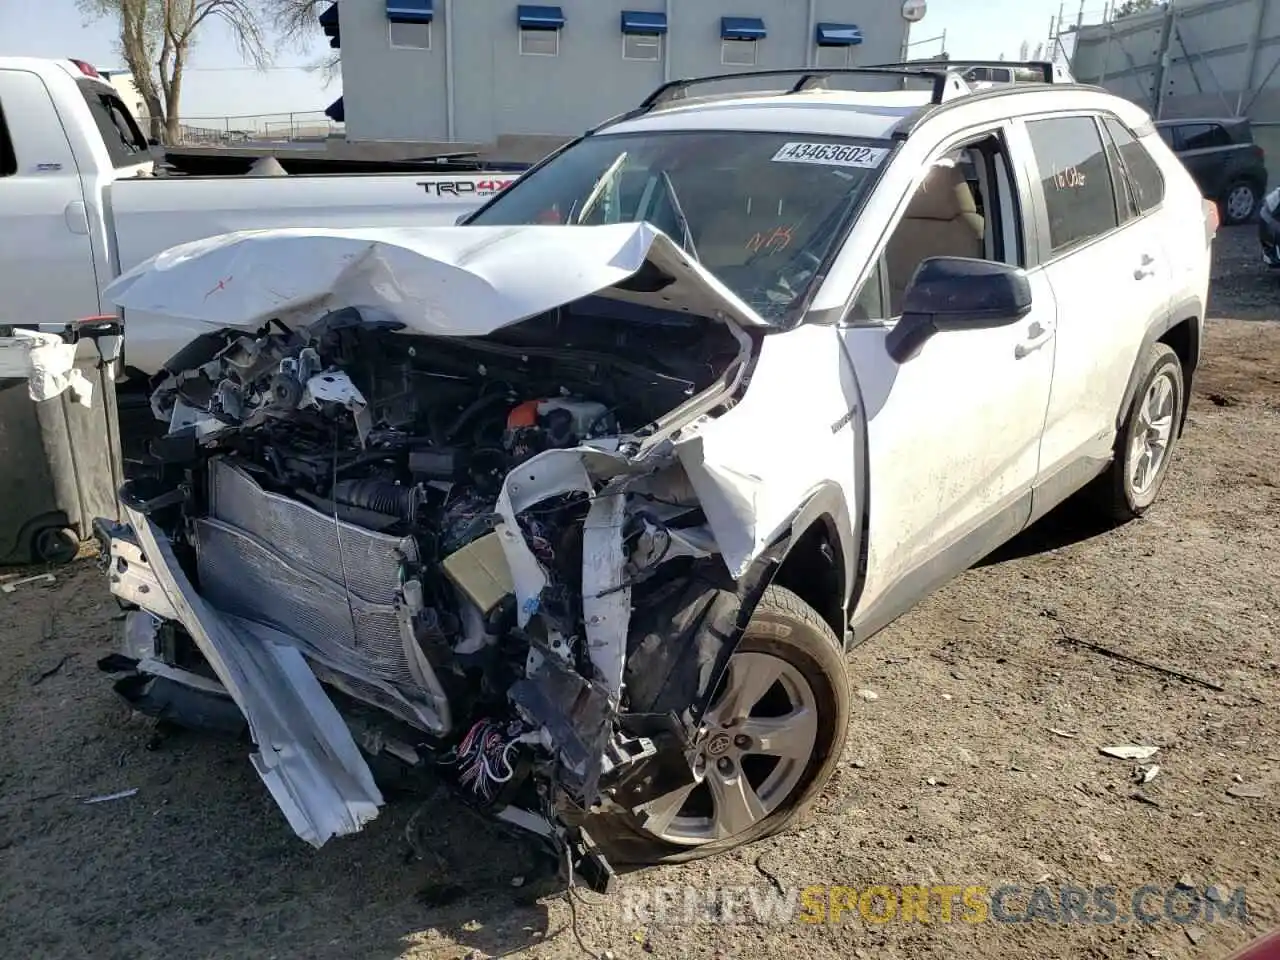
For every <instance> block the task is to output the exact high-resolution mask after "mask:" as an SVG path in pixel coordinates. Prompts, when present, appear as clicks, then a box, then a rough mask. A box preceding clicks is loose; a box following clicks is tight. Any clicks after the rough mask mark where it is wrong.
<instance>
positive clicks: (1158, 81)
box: [1152, 0, 1177, 120]
mask: <svg viewBox="0 0 1280 960" xmlns="http://www.w3.org/2000/svg"><path fill="white" fill-rule="evenodd" d="M1176 16H1177V13H1175V11H1174V0H1169V2H1168V3H1166V4H1165V7H1164V21H1163V23H1162V24H1161V25H1160V51H1159V56H1158V57H1157V59H1156V76H1155V89H1154V90H1153V91H1152V94H1153V96H1152V103H1153V104H1154V109H1153V110H1152V114H1153V115H1154V116H1155V119H1157V120H1159V119H1161V117H1163V116H1164V106H1165V99H1166V97H1165V88H1166V86H1167V85H1168V83H1169V65H1170V63H1171V62H1172V60H1173V58H1172V56H1171V55H1170V53H1169V45H1170V43H1171V42H1172V41H1173V21H1174V17H1176Z"/></svg>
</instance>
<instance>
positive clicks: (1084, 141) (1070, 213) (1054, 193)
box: [1027, 117, 1118, 253]
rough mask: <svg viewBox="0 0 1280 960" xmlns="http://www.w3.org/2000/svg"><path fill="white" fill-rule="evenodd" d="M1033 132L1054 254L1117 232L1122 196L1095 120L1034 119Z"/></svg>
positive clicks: (1033, 144) (1032, 137)
mask: <svg viewBox="0 0 1280 960" xmlns="http://www.w3.org/2000/svg"><path fill="white" fill-rule="evenodd" d="M1027 133H1028V134H1029V135H1030V137H1031V148H1032V151H1033V152H1034V154H1035V159H1036V167H1037V169H1038V170H1039V174H1040V183H1041V185H1042V187H1043V189H1044V199H1045V207H1046V212H1047V213H1048V216H1049V243H1050V246H1051V247H1052V249H1053V252H1054V253H1060V252H1061V251H1063V250H1066V249H1068V248H1070V247H1074V246H1077V245H1078V244H1081V243H1086V242H1088V241H1089V240H1092V239H1093V238H1094V237H1098V236H1101V235H1102V234H1104V233H1106V232H1107V231H1109V230H1113V229H1115V227H1116V226H1117V225H1118V220H1117V217H1116V197H1115V193H1114V192H1113V190H1112V187H1111V175H1110V172H1109V171H1108V169H1107V156H1106V152H1105V151H1104V150H1103V146H1102V138H1101V136H1100V135H1099V133H1098V125H1097V123H1096V122H1095V121H1094V119H1093V117H1055V118H1054V119H1051V120H1032V121H1031V122H1029V123H1028V124H1027Z"/></svg>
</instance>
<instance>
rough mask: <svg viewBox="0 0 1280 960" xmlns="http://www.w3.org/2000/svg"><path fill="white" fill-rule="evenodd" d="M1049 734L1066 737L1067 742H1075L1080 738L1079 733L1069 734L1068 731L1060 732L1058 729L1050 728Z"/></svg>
mask: <svg viewBox="0 0 1280 960" xmlns="http://www.w3.org/2000/svg"><path fill="white" fill-rule="evenodd" d="M1049 732H1050V733H1052V734H1053V735H1054V736H1055V737H1064V738H1066V739H1067V740H1074V739H1075V738H1076V737H1078V736H1079V734H1077V733H1068V732H1067V731H1066V730H1059V729H1057V728H1056V727H1050V728H1049Z"/></svg>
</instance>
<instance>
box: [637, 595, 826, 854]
mask: <svg viewBox="0 0 1280 960" xmlns="http://www.w3.org/2000/svg"><path fill="white" fill-rule="evenodd" d="M725 672H726V677H725V679H724V680H723V681H722V682H721V684H720V687H719V689H718V690H717V692H716V694H715V695H714V697H713V698H712V701H711V706H710V708H709V709H708V710H707V715H706V717H705V719H704V728H705V732H704V735H703V736H702V737H701V739H700V740H699V741H698V743H697V745H696V747H694V748H693V766H694V772H695V775H696V780H695V782H694V783H693V784H691V785H689V786H686V787H682V788H680V789H677V790H675V791H673V792H671V793H668V794H665V795H663V796H660V797H657V798H656V799H654V800H652V801H650V802H649V803H648V804H646V806H645V809H644V810H643V811H641V812H638V813H636V814H634V815H632V814H628V815H626V816H624V817H622V818H619V819H615V821H614V823H615V825H616V826H615V829H616V830H619V831H621V832H623V833H625V834H626V837H625V838H622V837H618V838H615V839H619V840H623V844H622V849H624V850H625V853H624V854H622V855H621V856H618V857H616V859H618V860H619V861H620V862H627V863H659V862H666V863H673V862H680V861H685V860H694V859H698V858H701V857H707V856H711V855H713V854H718V853H723V852H724V851H726V850H731V849H733V848H734V847H738V846H741V845H743V844H746V843H750V842H752V841H754V840H758V839H761V838H763V837H766V836H769V835H771V834H774V833H777V832H778V831H780V830H782V829H783V828H784V827H786V826H787V824H789V823H790V822H791V821H792V820H793V819H794V818H795V817H796V816H797V815H798V814H799V813H800V812H801V811H802V810H803V809H804V808H805V807H806V806H807V805H808V804H809V802H810V801H812V799H813V798H814V797H815V796H816V795H817V793H818V791H819V790H821V788H822V786H823V785H824V784H825V783H826V782H827V780H828V779H830V777H831V773H832V771H833V770H834V768H835V765H836V763H837V762H838V761H839V758H840V751H841V749H842V748H843V746H844V739H845V733H846V729H847V727H848V723H849V686H848V681H847V678H846V674H845V667H844V656H843V652H842V650H841V646H840V642H839V640H838V639H837V638H836V635H835V633H834V632H833V631H832V629H831V627H830V625H829V624H827V623H826V622H825V621H824V620H823V619H822V618H821V617H820V616H819V615H818V614H817V612H816V611H814V609H813V608H812V607H810V606H809V605H808V604H806V603H805V602H804V601H803V600H801V599H800V598H799V597H797V596H796V595H795V594H794V593H792V592H790V591H789V590H785V589H783V588H781V587H770V588H769V589H768V590H766V591H765V594H764V597H763V598H762V599H761V601H760V604H759V606H757V608H756V611H755V614H754V616H753V617H752V619H751V622H750V624H749V625H748V626H747V629H746V633H745V634H744V636H743V638H742V641H741V643H740V644H739V645H738V648H737V650H736V651H735V652H734V654H733V656H732V657H731V658H730V660H729V665H728V669H727V670H726V671H725Z"/></svg>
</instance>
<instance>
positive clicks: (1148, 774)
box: [1139, 763, 1160, 783]
mask: <svg viewBox="0 0 1280 960" xmlns="http://www.w3.org/2000/svg"><path fill="white" fill-rule="evenodd" d="M1159 773H1160V765H1159V764H1158V763H1153V764H1152V765H1151V766H1149V767H1147V769H1145V770H1141V769H1140V770H1139V776H1140V777H1141V779H1142V782H1143V783H1150V782H1151V781H1152V780H1154V779H1155V778H1156V776H1157V775H1158V774H1159Z"/></svg>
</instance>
